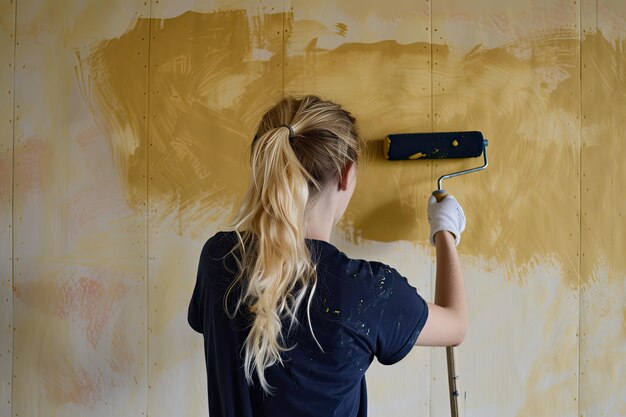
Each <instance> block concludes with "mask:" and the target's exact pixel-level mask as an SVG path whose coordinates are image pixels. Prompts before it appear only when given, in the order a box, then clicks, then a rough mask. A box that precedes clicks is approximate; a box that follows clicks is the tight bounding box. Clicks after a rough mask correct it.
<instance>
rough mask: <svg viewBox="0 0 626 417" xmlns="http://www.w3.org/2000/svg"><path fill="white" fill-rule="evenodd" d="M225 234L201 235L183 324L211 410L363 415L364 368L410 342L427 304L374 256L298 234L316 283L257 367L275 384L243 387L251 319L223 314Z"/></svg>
mask: <svg viewBox="0 0 626 417" xmlns="http://www.w3.org/2000/svg"><path fill="white" fill-rule="evenodd" d="M235 243H236V235H235V234H234V232H220V233H217V234H216V235H215V236H213V237H212V238H211V239H209V240H208V241H207V242H206V243H205V245H204V247H203V249H202V253H201V255H200V262H199V266H198V275H197V281H196V285H195V288H194V291H193V295H192V298H191V301H190V303H189V311H188V321H189V324H190V326H191V327H192V328H193V329H194V330H196V331H197V332H199V333H202V334H203V336H204V347H205V357H206V371H207V385H208V402H209V415H210V416H211V417H259V416H263V417H264V416H271V417H283V416H284V417H292V416H300V417H308V416H311V417H313V416H315V417H319V416H342V417H353V416H354V417H364V416H366V415H367V388H366V383H365V371H366V370H367V368H368V367H369V365H370V364H371V363H372V361H373V359H374V358H376V359H377V360H378V361H379V362H380V363H382V364H385V365H390V364H393V363H396V362H398V361H399V360H401V359H402V358H404V357H405V356H406V355H407V354H408V353H409V352H410V350H411V348H412V347H413V346H414V344H415V341H416V340H417V337H418V336H419V334H420V332H421V330H422V328H423V327H424V324H425V323H426V319H427V317H428V307H427V304H426V302H425V301H424V299H423V298H422V297H421V296H420V295H419V294H418V293H417V290H416V289H415V288H414V287H412V286H411V285H410V284H409V283H408V281H407V279H406V278H405V277H403V276H402V275H400V274H399V273H398V272H397V271H396V270H395V269H393V268H391V267H390V266H388V265H385V264H383V263H381V262H373V261H366V260H361V259H350V258H349V257H348V256H346V255H345V254H344V253H343V252H341V251H340V250H338V249H337V248H336V247H335V246H333V245H332V244H330V243H328V242H324V241H321V240H307V245H308V246H309V249H310V251H311V255H312V258H313V260H314V262H315V263H316V264H317V276H318V284H317V290H316V292H315V295H314V297H313V301H312V303H311V312H310V313H311V325H312V327H313V331H314V333H315V337H317V340H318V341H319V343H320V345H321V346H322V348H323V349H324V351H323V352H322V351H321V350H320V349H319V347H318V345H317V343H316V342H315V339H314V338H313V336H312V335H311V332H310V330H309V328H308V325H307V324H308V321H307V316H306V306H304V307H303V308H301V310H300V311H299V312H298V320H299V323H300V325H299V326H296V327H295V328H293V329H292V330H291V331H287V327H286V326H285V329H284V332H283V333H284V337H285V338H286V341H287V344H288V345H289V346H293V348H292V349H291V350H289V351H287V352H285V353H284V354H283V358H284V364H283V365H282V366H281V365H275V366H272V367H270V368H268V369H267V370H266V373H265V375H266V378H267V380H268V382H269V384H270V385H271V386H273V387H274V388H275V389H276V391H275V393H274V394H273V395H266V394H264V393H263V392H262V391H261V389H260V388H259V385H258V383H256V384H255V385H254V386H248V385H247V383H246V380H245V377H244V372H243V360H242V355H243V354H242V346H243V342H244V340H245V338H246V335H247V329H248V326H249V325H250V323H251V320H252V319H253V317H252V316H251V314H250V313H246V312H243V310H244V309H241V311H240V312H239V313H238V314H237V315H236V316H235V317H234V318H231V317H229V316H228V315H227V314H226V312H225V311H224V294H225V292H226V289H227V288H228V286H229V284H230V282H231V281H232V279H233V275H234V274H233V271H235V270H236V269H235V263H234V259H233V258H232V256H231V255H228V253H229V252H230V250H231V249H232V247H233V245H234V244H235Z"/></svg>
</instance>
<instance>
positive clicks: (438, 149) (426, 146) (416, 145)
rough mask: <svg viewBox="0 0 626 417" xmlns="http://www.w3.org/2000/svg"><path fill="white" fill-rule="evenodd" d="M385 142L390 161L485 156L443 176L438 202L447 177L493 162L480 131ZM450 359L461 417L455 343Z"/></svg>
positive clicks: (454, 408) (453, 407)
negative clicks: (470, 165)
mask: <svg viewBox="0 0 626 417" xmlns="http://www.w3.org/2000/svg"><path fill="white" fill-rule="evenodd" d="M383 144H384V154H385V157H386V158H387V159H390V160H419V159H450V158H455V159H457V158H477V157H479V156H481V155H483V159H484V162H483V164H482V165H481V166H478V167H476V168H470V169H466V170H463V171H457V172H452V173H449V174H445V175H442V176H441V177H440V178H439V180H437V190H435V191H433V196H435V198H436V199H437V201H441V200H443V199H444V198H445V197H446V196H447V195H448V194H447V193H446V191H445V190H444V189H443V188H442V182H443V180H444V179H447V178H452V177H458V176H459V175H464V174H469V173H472V172H476V171H481V170H483V169H485V168H487V165H488V164H489V161H488V160H487V144H488V141H487V140H486V139H485V138H483V134H482V133H481V132H478V131H468V132H434V133H399V134H392V135H389V136H387V137H386V138H385V140H384V142H383ZM446 360H447V363H448V388H449V390H450V411H451V414H452V417H458V415H459V401H458V399H459V396H460V394H459V387H458V380H459V376H458V375H457V374H456V369H455V367H456V365H455V362H456V355H455V351H454V348H453V347H452V346H448V347H446Z"/></svg>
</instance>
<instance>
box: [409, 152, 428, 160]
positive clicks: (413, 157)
mask: <svg viewBox="0 0 626 417" xmlns="http://www.w3.org/2000/svg"><path fill="white" fill-rule="evenodd" d="M425 156H426V154H423V153H421V152H418V153H414V154H413V155H411V156H409V159H420V158H423V157H425Z"/></svg>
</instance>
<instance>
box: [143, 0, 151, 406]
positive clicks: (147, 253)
mask: <svg viewBox="0 0 626 417" xmlns="http://www.w3.org/2000/svg"><path fill="white" fill-rule="evenodd" d="M152 2H153V0H150V4H149V6H148V57H147V62H148V71H147V83H146V115H147V117H146V125H145V128H146V210H145V216H146V220H145V225H146V231H145V239H146V250H145V255H144V256H145V258H146V269H145V279H146V310H145V311H146V312H145V320H146V321H145V323H146V333H145V335H146V342H145V343H146V365H145V366H146V370H145V375H146V406H145V410H146V416H148V415H149V406H150V401H149V396H150V379H149V378H150V276H149V272H150V248H149V244H150V197H149V196H150V194H149V191H150V120H152V117H151V112H150V96H151V91H150V78H151V75H150V74H151V69H152V61H151V49H152V48H151V45H152Z"/></svg>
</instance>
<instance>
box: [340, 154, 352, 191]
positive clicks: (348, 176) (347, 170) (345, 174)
mask: <svg viewBox="0 0 626 417" xmlns="http://www.w3.org/2000/svg"><path fill="white" fill-rule="evenodd" d="M353 181H356V166H355V165H354V162H352V161H350V162H348V163H347V164H346V166H345V167H344V168H343V170H342V171H341V178H339V184H338V186H339V188H338V189H339V190H341V191H346V190H347V189H348V188H349V187H350V186H352V182H353Z"/></svg>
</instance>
